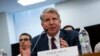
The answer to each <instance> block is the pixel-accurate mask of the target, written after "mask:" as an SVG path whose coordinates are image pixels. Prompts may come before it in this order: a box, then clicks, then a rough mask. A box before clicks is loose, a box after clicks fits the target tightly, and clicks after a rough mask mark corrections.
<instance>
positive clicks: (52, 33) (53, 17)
mask: <svg viewBox="0 0 100 56" xmlns="http://www.w3.org/2000/svg"><path fill="white" fill-rule="evenodd" d="M40 19H41V25H42V27H43V29H44V31H45V33H42V34H41V35H38V36H36V37H34V38H33V40H32V53H31V56H37V52H38V51H44V50H50V49H56V48H66V47H69V46H75V45H79V39H78V35H77V34H75V33H74V32H72V31H65V30H61V29H60V28H61V19H60V15H59V13H58V12H57V10H56V9H54V8H47V9H45V10H44V11H43V12H42V14H41V16H40ZM73 34H74V35H73ZM52 39H55V40H54V43H53V41H52Z"/></svg>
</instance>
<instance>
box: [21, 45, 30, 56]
mask: <svg viewBox="0 0 100 56" xmlns="http://www.w3.org/2000/svg"><path fill="white" fill-rule="evenodd" d="M20 54H21V56H30V54H31V52H30V48H27V49H22V48H21V47H20Z"/></svg>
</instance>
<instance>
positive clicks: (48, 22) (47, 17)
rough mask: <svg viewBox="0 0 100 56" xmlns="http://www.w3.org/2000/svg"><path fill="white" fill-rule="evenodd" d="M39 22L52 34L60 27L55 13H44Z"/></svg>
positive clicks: (59, 21)
mask: <svg viewBox="0 0 100 56" xmlns="http://www.w3.org/2000/svg"><path fill="white" fill-rule="evenodd" d="M41 24H42V27H43V28H44V29H47V33H48V34H49V35H53V36H54V35H55V34H57V32H58V31H59V29H60V27H61V20H60V19H59V17H58V16H57V15H56V14H55V13H45V14H44V16H43V21H42V23H41Z"/></svg>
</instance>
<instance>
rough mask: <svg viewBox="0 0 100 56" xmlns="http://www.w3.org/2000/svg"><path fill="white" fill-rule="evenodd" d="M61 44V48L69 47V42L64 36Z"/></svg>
mask: <svg viewBox="0 0 100 56" xmlns="http://www.w3.org/2000/svg"><path fill="white" fill-rule="evenodd" d="M60 45H61V48H65V47H68V43H67V42H66V41H65V40H64V39H62V38H60Z"/></svg>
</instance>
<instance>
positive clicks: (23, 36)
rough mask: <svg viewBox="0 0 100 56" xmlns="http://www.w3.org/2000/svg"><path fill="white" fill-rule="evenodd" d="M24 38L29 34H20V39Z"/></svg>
mask: <svg viewBox="0 0 100 56" xmlns="http://www.w3.org/2000/svg"><path fill="white" fill-rule="evenodd" d="M24 38H28V39H29V36H27V35H21V36H20V39H24Z"/></svg>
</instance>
